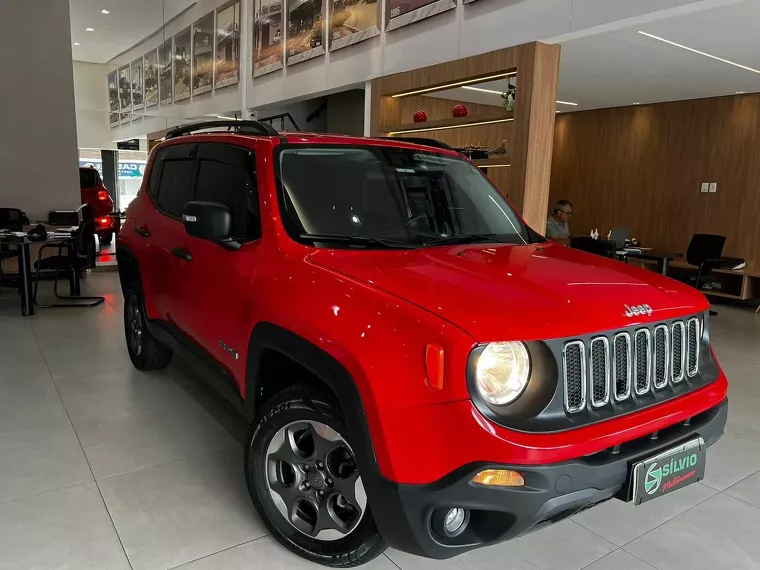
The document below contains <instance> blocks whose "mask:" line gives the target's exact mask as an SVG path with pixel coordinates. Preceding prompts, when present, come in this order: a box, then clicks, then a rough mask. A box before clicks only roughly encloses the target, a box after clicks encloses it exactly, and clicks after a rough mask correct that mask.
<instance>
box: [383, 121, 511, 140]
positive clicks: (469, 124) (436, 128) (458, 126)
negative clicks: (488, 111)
mask: <svg viewBox="0 0 760 570" xmlns="http://www.w3.org/2000/svg"><path fill="white" fill-rule="evenodd" d="M508 121H514V119H512V118H509V119H494V120H492V121H474V122H472V123H464V124H462V125H449V126H446V127H428V128H422V129H409V130H406V131H393V132H390V133H388V136H393V135H405V134H408V133H424V132H427V131H445V130H447V129H461V128H462V127H477V126H480V125H492V124H494V123H506V122H508ZM419 124H420V125H424V124H425V123H419Z"/></svg>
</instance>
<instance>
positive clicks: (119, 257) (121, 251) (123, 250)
mask: <svg viewBox="0 0 760 570" xmlns="http://www.w3.org/2000/svg"><path fill="white" fill-rule="evenodd" d="M125 258H126V259H129V262H130V263H131V264H133V265H134V269H135V274H136V276H137V280H138V281H139V282H140V285H142V275H141V274H140V264H139V263H138V261H137V256H136V255H135V253H134V251H132V248H130V247H129V246H128V245H125V244H124V243H119V242H118V241H117V242H116V264H117V267H118V268H119V283H121V287H122V290H123V289H124V285H125V280H126V278H127V277H126V275H125V274H124V271H123V266H122V265H123V263H124V260H125Z"/></svg>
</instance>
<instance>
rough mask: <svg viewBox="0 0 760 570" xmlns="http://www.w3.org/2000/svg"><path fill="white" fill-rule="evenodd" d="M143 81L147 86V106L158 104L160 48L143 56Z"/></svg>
mask: <svg viewBox="0 0 760 570" xmlns="http://www.w3.org/2000/svg"><path fill="white" fill-rule="evenodd" d="M143 74H144V76H145V80H144V81H143V83H144V87H145V108H146V109H147V108H148V107H152V106H153V105H157V104H158V50H157V49H154V50H152V51H149V52H148V53H146V54H145V55H144V56H143Z"/></svg>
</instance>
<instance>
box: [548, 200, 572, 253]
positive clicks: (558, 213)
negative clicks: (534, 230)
mask: <svg viewBox="0 0 760 570" xmlns="http://www.w3.org/2000/svg"><path fill="white" fill-rule="evenodd" d="M572 215H573V205H572V204H571V203H570V201H569V200H559V201H558V202H557V203H556V204H554V207H553V208H552V215H551V216H549V218H548V219H547V220H546V237H547V238H549V239H550V240H552V241H555V242H557V243H559V244H562V245H568V244H569V243H570V226H569V225H568V221H569V220H570V216H572Z"/></svg>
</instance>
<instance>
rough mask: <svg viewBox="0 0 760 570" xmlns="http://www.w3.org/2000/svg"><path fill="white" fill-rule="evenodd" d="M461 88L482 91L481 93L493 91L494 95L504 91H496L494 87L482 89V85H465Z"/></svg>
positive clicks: (501, 93) (502, 93)
mask: <svg viewBox="0 0 760 570" xmlns="http://www.w3.org/2000/svg"><path fill="white" fill-rule="evenodd" d="M462 89H469V90H470V91H482V92H483V93H493V94H494V95H504V91H496V90H494V89H483V88H482V87H469V86H468V85H465V86H464V87H462Z"/></svg>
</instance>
